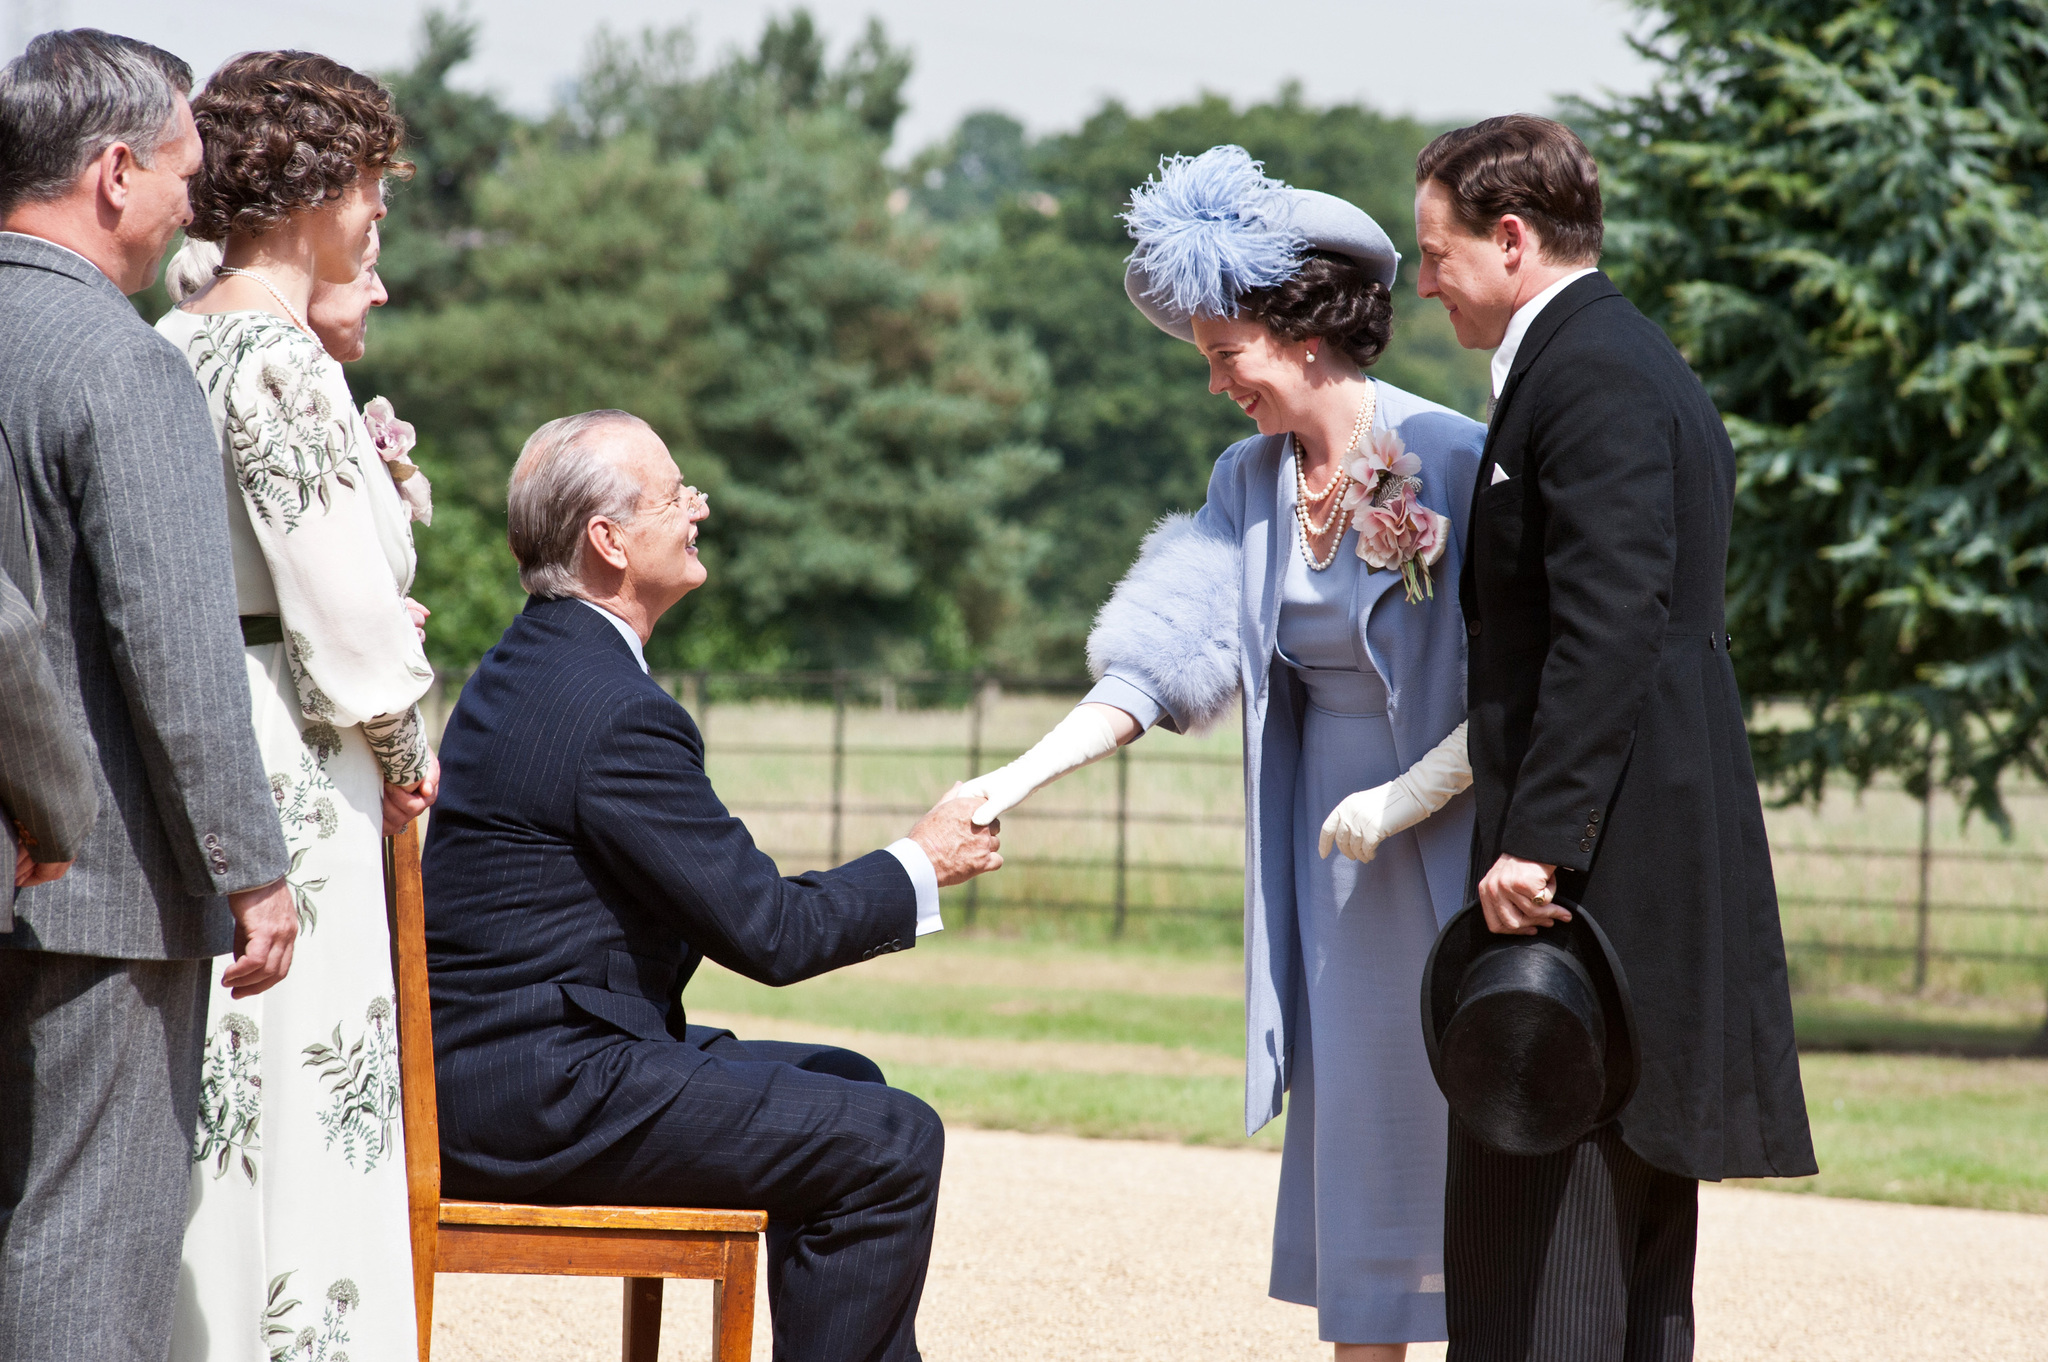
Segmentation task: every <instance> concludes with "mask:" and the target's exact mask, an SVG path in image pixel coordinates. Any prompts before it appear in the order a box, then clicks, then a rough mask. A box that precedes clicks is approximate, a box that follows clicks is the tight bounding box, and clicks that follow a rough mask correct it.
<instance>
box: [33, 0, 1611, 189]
mask: <svg viewBox="0 0 2048 1362" xmlns="http://www.w3.org/2000/svg"><path fill="white" fill-rule="evenodd" d="M792 7H793V6H792V3H791V0H776V3H766V2H765V0H721V3H717V4H703V3H698V2H697V0H470V5H469V9H470V12H471V13H473V14H474V15H476V16H477V17H478V18H480V19H481V20H482V21H483V31H482V35H481V41H480V45H479V51H478V56H477V60H476V61H474V62H472V63H471V64H470V65H469V66H468V67H467V68H465V69H464V70H463V71H461V72H460V73H459V74H458V77H457V83H458V84H461V85H465V86H469V87H471V88H488V89H491V90H494V91H496V92H497V93H498V94H499V95H501V96H502V97H503V98H505V99H506V100H507V102H509V103H510V104H511V105H513V106H514V107H515V108H518V109H521V110H524V111H527V112H540V111H542V110H544V109H546V108H547V107H548V106H549V105H550V104H551V103H552V102H553V99H554V96H555V94H556V92H557V91H558V90H559V89H560V88H561V85H562V83H563V82H564V81H566V80H567V79H569V78H570V77H572V76H573V75H574V74H575V72H576V69H577V66H578V64H579V63H580V61H581V58H582V55H583V51H584V46H585V44H586V43H587V41H588V40H589V37H590V35H591V34H592V33H593V32H594V31H595V30H596V29H597V28H598V27H599V26H600V25H609V26H611V27H612V28H613V29H615V30H620V31H625V32H634V31H637V30H639V29H641V28H643V27H646V26H650V25H651V26H654V27H658V28H666V27H670V26H673V25H678V24H688V25H691V26H692V27H693V28H694V29H695V31H696V34H697V38H698V43H699V51H700V53H701V54H702V55H703V57H704V58H705V59H707V60H708V59H710V58H712V57H714V56H715V55H716V54H717V53H719V52H721V51H722V50H724V49H725V48H727V47H730V46H733V45H749V46H750V45H751V44H752V42H753V40H754V39H755V38H756V37H757V36H758V35H759V33H760V31H761V27H762V24H763V23H764V21H765V20H766V18H767V17H768V16H769V15H771V14H776V13H785V12H787V11H788V10H789V9H790V8H792ZM423 8H424V6H423V5H422V4H421V3H420V0H352V2H350V3H344V2H343V0H0V15H5V17H6V21H7V22H6V23H5V25H4V27H0V44H5V45H8V47H7V54H8V55H12V53H13V52H14V51H15V50H18V43H19V34H20V33H21V32H22V31H23V30H24V29H27V30H28V31H36V30H40V29H43V28H50V27H57V26H60V25H61V26H65V27H75V26H81V25H90V26H92V27H96V28H104V29H108V30H110V31H112V32H116V33H125V34H128V35H129V36H131V37H136V38H142V39H146V40H147V41H149V42H153V43H156V44H157V45H159V46H161V47H165V48H168V49H170V50H171V51H173V52H176V53H177V54H178V55H179V56H181V57H183V58H185V60H187V61H188V62H190V63H191V64H192V67H193V69H194V70H195V71H197V72H198V73H199V74H200V76H201V78H202V79H203V78H204V76H205V73H206V72H208V71H210V70H212V69H213V68H214V67H215V66H217V65H219V64H220V62H221V61H222V60H223V59H225V58H226V57H229V56H231V55H233V54H234V53H236V52H241V51H247V50H249V49H251V48H259V47H299V48H307V49H311V50H313V51H319V52H325V53H327V54H328V55H329V56H332V57H334V58H335V59H336V60H338V61H341V62H345V63H347V64H348V65H351V66H358V67H364V68H368V69H372V70H375V69H380V68H390V67H393V66H401V65H404V64H405V63H406V62H407V61H408V60H409V59H410V57H411V54H412V52H413V49H414V45H415V41H416V36H417V31H418V27H419V16H420V14H421V12H422V10H423ZM809 8H810V10H811V13H812V14H813V15H814V16H815V17H816V18H817V20H818V23H819V26H820V27H821V28H822V29H823V30H824V31H825V33H826V34H827V35H828V36H829V37H830V39H831V40H832V43H833V48H834V51H835V53H836V52H838V51H840V50H842V49H843V48H844V47H845V45H846V44H847V43H848V42H850V41H851V40H852V39H853V38H854V37H855V36H857V35H858V34H859V32H860V30H861V28H862V27H863V26H864V25H865V22H866V20H867V18H868V16H870V15H873V16H875V17H877V18H879V19H881V20H882V22H883V24H884V25H885V26H886V27H887V29H888V32H889V36H890V38H891V40H892V41H894V42H895V43H896V44H898V45H899V46H908V47H910V48H911V49H912V51H913V52H914V53H915V55H916V59H917V66H916V70H915V72H914V74H913V75H912V77H911V81H910V86H909V89H908V92H907V94H908V99H909V104H910V110H909V113H908V114H907V115H906V116H905V117H904V120H903V122H902V124H901V125H900V128H899V133H898V142H897V155H898V156H899V157H901V156H904V155H907V154H908V153H909V152H911V151H914V150H916V149H917V148H918V147H920V146H923V145H924V144H926V143H928V142H931V141H934V140H937V139H938V138H940V137H942V136H944V135H945V134H946V133H947V132H948V131H950V130H951V128H952V127H953V125H954V124H955V123H956V122H958V121H959V119H960V116H961V115H962V114H965V113H969V112H972V111H974V110H976V109H986V108H995V109H1001V110H1004V111H1005V112H1008V113H1010V114H1012V115H1014V116H1015V117H1017V118H1019V119H1021V120H1022V121H1023V122H1024V123H1025V125H1026V126H1028V127H1029V128H1031V129H1032V131H1034V132H1046V131H1052V130H1055V129H1060V128H1066V127H1071V126H1073V125H1074V124H1075V123H1077V122H1078V121H1079V120H1080V119H1081V118H1082V117H1083V116H1085V115H1086V114H1087V113H1089V112H1090V111H1092V110H1093V109H1094V108H1095V107H1096V106H1097V105H1099V104H1100V103H1101V101H1102V100H1103V99H1104V98H1105V97H1107V96H1115V97H1116V98H1119V99H1121V100H1122V101H1123V102H1124V103H1125V104H1126V105H1127V106H1129V107H1130V108H1132V109H1134V110H1137V111H1140V112H1143V111H1147V110H1150V109H1153V108H1157V107H1159V106H1161V105H1165V104H1171V103H1175V102H1177V101H1180V100H1183V99H1187V98H1189V97H1190V96H1192V95H1194V94H1196V93H1198V92H1199V91H1203V90H1212V91H1215V92H1217V93H1220V94H1224V95H1228V96H1229V97H1231V98H1232V99H1233V100H1235V101H1237V102H1238V103H1240V104H1243V103H1246V102H1250V101H1254V100H1258V99H1262V98H1265V97H1267V96H1270V95H1271V94H1272V93H1273V92H1274V91H1275V90H1276V89H1278V88H1279V86H1280V83H1281V82H1282V81H1284V80H1286V79H1288V78H1290V77H1293V78H1296V79H1299V80H1300V81H1301V82H1302V86H1303V88H1304V91H1305V92H1306V95H1307V97H1308V98H1309V99H1310V100H1311V101H1313V102H1316V103H1338V102H1344V101H1350V100H1362V101H1364V102H1366V103H1368V104H1370V105H1372V106H1374V107H1376V108H1378V109H1381V110H1383V111H1385V112H1389V113H1413V114H1417V115H1420V116H1423V117H1426V118H1457V117H1462V116H1475V117H1476V116H1483V115H1486V114H1493V113H1508V112H1514V111H1517V110H1521V111H1528V112H1545V111H1548V110H1549V109H1550V108H1551V107H1552V105H1553V104H1554V102H1555V99H1556V97H1557V96H1558V95H1560V94H1567V93H1576V94H1597V93H1600V92H1601V91H1603V90H1613V91H1620V92H1634V91H1637V90H1640V89H1641V88H1643V86H1644V85H1645V83H1646V81H1647V68H1646V66H1645V64H1644V63H1643V62H1641V61H1640V60H1639V59H1638V58H1637V57H1636V56H1635V54H1634V53H1633V52H1631V51H1630V50H1629V48H1628V47H1627V45H1626V43H1625V41H1624V33H1625V31H1626V30H1628V28H1629V26H1630V25H1632V24H1635V23H1638V22H1639V20H1638V19H1637V17H1636V15H1635V12H1634V11H1633V10H1631V9H1630V8H1629V7H1627V6H1626V5H1624V4H1623V3H1621V2H1620V0H1426V3H1417V2H1416V0H1407V3H1384V2H1383V0H1325V2H1324V3H1320V4H1315V3H1298V2H1297V3H1271V0H1268V3H1253V2H1252V0H1235V2H1234V3H1232V2H1230V0H1035V2H1030V3H1022V4H1019V3H1015V2H1014V0H1011V2H1010V3H1002V4H991V3H983V2H981V0H810V3H809Z"/></svg>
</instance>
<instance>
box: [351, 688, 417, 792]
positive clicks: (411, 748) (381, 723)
mask: <svg viewBox="0 0 2048 1362" xmlns="http://www.w3.org/2000/svg"><path fill="white" fill-rule="evenodd" d="M363 741H365V742H367V743H369V744H370V750H371V751H372V752H374V753H376V755H377V765H378V766H380V767H382V768H383V770H384V779H385V781H386V782H387V783H389V784H392V785H411V784H412V783H414V782H415V781H420V780H425V779H426V777H427V733H426V728H425V726H424V725H423V724H422V723H421V722H420V710H419V706H418V705H414V706H413V707H412V708H410V709H408V710H406V711H405V713H403V714H390V715H386V716H384V717H382V718H377V719H371V720H370V721H369V722H367V723H365V724H364V725H363Z"/></svg>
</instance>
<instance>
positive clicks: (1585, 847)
mask: <svg viewBox="0 0 2048 1362" xmlns="http://www.w3.org/2000/svg"><path fill="white" fill-rule="evenodd" d="M1592 849H1593V842H1592V839H1591V838H1588V839H1587V840H1585V841H1583V842H1581V843H1579V850H1581V851H1591V850H1592Z"/></svg>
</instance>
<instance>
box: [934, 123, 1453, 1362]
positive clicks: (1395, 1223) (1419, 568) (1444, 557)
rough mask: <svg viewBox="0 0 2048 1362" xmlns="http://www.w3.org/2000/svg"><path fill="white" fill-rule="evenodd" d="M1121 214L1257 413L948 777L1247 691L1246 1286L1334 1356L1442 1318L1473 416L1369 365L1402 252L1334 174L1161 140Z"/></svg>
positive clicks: (1166, 298)
mask: <svg viewBox="0 0 2048 1362" xmlns="http://www.w3.org/2000/svg"><path fill="white" fill-rule="evenodd" d="M1127 221H1128V222H1129V223H1130V225H1131V234H1132V235H1133V236H1134V237H1135V238H1136V239H1137V242H1138V246H1137V249H1136V251H1135V252H1133V254H1132V257H1131V262H1130V267H1129V274H1128V277H1127V291H1128V292H1129V293H1130V296H1131V299H1132V301H1133V302H1134V303H1135V304H1137V306H1138V307H1139V308H1140V309H1141V310H1142V311H1143V312H1144V313H1145V315H1146V316H1147V317H1149V318H1151V319H1152V320H1153V321H1154V322H1155V323H1157V324H1158V325H1159V326H1160V327H1161V328H1162V329H1164V330H1166V331H1168V332H1169V333H1171V334H1173V335H1175V336H1178V337H1180V338H1181V339H1183V340H1188V341H1190V342H1192V343H1194V344H1196V345H1197V346H1199V347H1200V348H1201V350H1202V352H1203V354H1204V356H1205V357H1206V358H1207V359H1208V361H1209V366H1210V390H1211V391H1212V392H1219V393H1227V394H1228V395H1229V396H1230V397H1231V398H1232V399H1233V400H1234V401H1236V402H1237V403H1238V405H1239V406H1240V407H1241V408H1242V409H1243V410H1244V411H1245V413H1246V414H1247V415H1248V416H1250V417H1251V418H1252V419H1253V420H1254V421H1256V422H1257V423H1258V426H1259V431H1260V434H1259V435H1257V436H1255V437H1253V438H1251V439H1248V440H1243V441H1240V442H1239V443H1237V444H1235V445H1232V446H1231V447H1230V448H1229V449H1227V450H1225V451H1224V453H1223V456H1222V457H1221V458H1220V459H1218V460H1217V461H1216V468H1215V471H1214V473H1213V474H1212V475H1211V476H1210V479H1209V491H1208V498H1207V501H1206V502H1205V503H1204V504H1203V506H1202V508H1201V509H1200V510H1199V511H1197V512H1196V513H1195V514H1194V515H1192V516H1170V517H1168V518H1167V519H1166V520H1164V521H1162V522H1161V523H1160V525H1159V527H1158V528H1157V529H1155V530H1154V531H1153V532H1152V534H1151V535H1150V536H1149V537H1148V538H1147V540H1146V542H1145V547H1144V550H1143V552H1142V553H1141V555H1140V557H1139V560H1138V562H1137V564H1136V565H1135V566H1133V568H1132V569H1131V571H1130V573H1129V574H1128V575H1127V576H1126V577H1125V578H1124V580H1123V581H1122V582H1121V583H1120V584H1119V585H1118V587H1117V589H1116V591H1115V593H1114V594H1113V595H1112V596H1111V598H1110V600H1109V603H1108V604H1107V605H1105V606H1104V607H1103V610H1102V613H1101V615H1100V616H1099V617H1098V618H1097V620H1096V624H1095V628H1094V630H1093V632H1092V633H1091V634H1090V636H1089V641H1088V653H1089V663H1090V666H1091V669H1092V670H1093V671H1094V672H1095V674H1096V675H1097V676H1098V677H1099V678H1100V681H1099V683H1098V684H1097V686H1096V687H1095V689H1094V690H1093V691H1091V692H1090V693H1089V695H1088V697H1087V699H1086V700H1084V701H1083V702H1082V704H1081V705H1080V706H1079V707H1078V708H1076V709H1075V710H1074V712H1073V713H1072V714H1071V715H1069V716H1068V718H1067V719H1065V720H1063V721H1062V722H1061V723H1060V725H1059V726H1058V727H1056V728H1055V729H1054V730H1053V731H1052V732H1051V733H1049V734H1048V735H1047V736H1046V737H1045V739H1044V740H1043V741H1041V742H1040V743H1039V744H1038V745H1037V746H1036V747H1034V748H1033V749H1032V750H1031V751H1030V752H1028V753H1026V754H1025V755H1024V756H1022V757H1020V758H1018V760H1017V761H1015V762H1013V763H1011V764H1010V765H1009V766H1006V767H1004V768H1002V769H1001V770H998V771H994V772H991V773H989V774H988V775H985V776H982V777H979V778H978V779H977V780H976V781H974V782H972V783H971V784H970V786H969V788H970V789H971V790H975V791H978V792H980V793H982V794H984V795H985V796H986V797H987V802H986V803H985V804H984V805H983V806H982V807H981V809H980V810H978V811H977V814H976V818H977V820H978V821H987V820H988V819H992V818H994V817H996V816H997V815H999V814H1000V813H1001V812H1002V811H1003V810H1004V809H1006V808H1010V807H1013V806H1014V805H1015V804H1017V803H1018V802H1019V801H1021V800H1022V799H1023V798H1024V797H1025V796H1027V795H1028V794H1030V793H1031V791H1032V790H1034V789H1037V788H1038V787H1040V786H1042V785H1044V784H1046V783H1047V782H1049V781H1051V780H1053V779H1056V778H1057V777H1058V776H1060V775H1062V774H1064V773H1065V772H1067V771H1070V770H1073V769H1075V768H1076V767H1079V766H1082V765H1085V764H1087V763H1088V762H1090V761H1093V760H1096V759H1098V758H1100V757H1102V756H1104V755H1107V754H1108V753H1109V752H1111V751H1114V750H1115V748H1116V747H1117V746H1118V745H1119V744H1121V743H1124V742H1128V741H1131V740H1132V739H1134V738H1136V737H1137V736H1138V735H1139V734H1140V733H1141V732H1143V731H1144V730H1145V729H1147V728H1150V727H1152V726H1154V725H1155V724H1156V725H1158V726H1160V727H1164V728H1167V729H1169V730H1172V731H1175V732H1183V733H1185V732H1190V731H1194V730H1198V729H1200V728H1203V727H1206V726H1207V725H1209V724H1211V723H1213V722H1215V721H1216V720H1218V719H1219V718H1221V717H1222V716H1223V715H1224V714H1225V713H1227V712H1228V710H1229V708H1230V705H1231V702H1232V701H1233V700H1236V699H1239V698H1241V699H1242V701H1243V705H1242V713H1243V722H1244V738H1245V741H1244V753H1245V756H1244V764H1245V809H1246V831H1245V1017H1246V1028H1247V1042H1248V1044H1247V1050H1246V1056H1245V1129H1246V1130H1247V1131H1248V1132H1249V1131H1254V1130H1257V1129H1258V1128H1259V1127H1261V1126H1263V1125H1265V1124H1266V1122H1268V1121H1270V1120H1271V1119H1273V1117H1275V1116H1276V1115H1278V1114H1279V1113H1280V1110H1281V1106H1282V1100H1283V1099H1282V1094H1283V1093H1286V1094H1288V1097H1287V1099H1286V1103H1287V1113H1288V1122H1287V1135H1286V1140H1285V1144H1284V1153H1283V1159H1282V1165H1281V1180H1280V1203H1279V1209H1278V1215H1277V1218H1276V1223H1275V1226H1274V1236H1273V1273H1272V1284H1271V1292H1272V1294H1273V1295H1274V1296H1276V1297H1278V1298H1280V1299H1282V1300H1288V1301H1295V1302H1299V1303H1301V1304H1304V1305H1314V1306H1315V1307H1317V1310H1318V1314H1319V1320H1320V1324H1321V1332H1322V1337H1323V1338H1324V1339H1326V1340H1328V1341H1330V1342H1332V1343H1334V1344H1336V1345H1337V1357H1338V1359H1339V1362H1398V1359H1400V1358H1401V1357H1402V1356H1403V1355H1404V1354H1405V1351H1406V1346H1407V1344H1408V1343H1409V1342H1411V1341H1418V1340H1431V1339H1441V1338H1443V1337H1444V1336H1445V1330H1444V1311H1443V1262H1442V1248H1443V1182H1444V1148H1445V1134H1446V1130H1445V1113H1444V1104H1443V1099H1442V1097H1441V1095H1440V1094H1439V1093H1438V1091H1437V1088H1436V1085H1435V1083H1434V1081H1433V1080H1432V1079H1431V1077H1430V1071H1429V1062H1428V1059H1427V1057H1426V1055H1425V1053H1424V1050H1423V1042H1422V1029H1421V1014H1420V1006H1419V1004H1418V1001H1417V999H1418V996H1419V991H1420V984H1421V976H1422V966H1423V960H1424V958H1425V956H1426V955H1427V954H1428V951H1429V947H1430V943H1431V942H1432V941H1433V940H1434V938H1435V935H1436V931H1437V928H1438V926H1439V925H1440V924H1441V923H1443V922H1445V921H1447V920H1448V919H1449V918H1450V917H1451V916H1452V914H1454V913H1455V912H1457V911H1458V909H1459V908H1460V907H1461V906H1462V904H1463V894H1464V890H1465V880H1466V871H1467V862H1468V859H1469V854H1470V846H1471V832H1472V808H1471V797H1470V795H1469V794H1467V793H1462V792H1463V791H1464V789H1465V786H1466V785H1467V784H1469V781H1470V776H1469V772H1468V769H1467V767H1466V764H1465V754H1464V718H1465V624H1464V619H1463V616H1462V615H1461V613H1460V612H1459V608H1458V595H1457V589H1458V566H1459V560H1460V554H1461V553H1462V551H1463V548H1464V538H1465V527H1466V515H1467V512H1468V510H1469V508H1470V504H1471V499H1472V492H1473V479H1474V477H1475V475H1476V470H1477V468H1478V465H1479V455H1480V449H1481V446H1482V445H1483V443H1484V441H1485V428H1484V427H1483V426H1481V425H1480V424H1479V423H1478V422H1476V421H1473V420H1470V419H1469V418H1467V417H1464V416H1460V415H1458V414H1457V413H1455V412H1452V411H1450V410H1448V409H1446V408H1444V407H1440V406H1437V405H1436V404H1435V403H1432V402H1427V401H1424V400H1423V399H1421V398H1418V397H1415V396H1413V395H1411V394H1409V393H1405V392H1403V391H1401V390H1400V389H1398V388H1394V387H1390V386H1388V385H1387V384H1385V383H1381V382H1379V381H1378V380H1376V379H1371V378H1367V377H1366V376H1365V374H1364V369H1365V367H1366V366H1368V365H1370V364H1371V363H1372V361H1373V360H1375V359H1376V358H1378V355H1379V353H1380V351H1381V350H1382V349H1383V348H1384V346H1385V345H1386V343H1387V340H1388V338H1389V336H1390V334H1391V329H1392V308H1391V300H1390V297H1389V294H1388V289H1389V288H1390V286H1391V285H1392V284H1393V282H1394V275H1395V269H1396V266H1397V265H1398V263H1399V256H1398V255H1397V254H1396V253H1395V251H1394V248H1393V245H1392V243H1391V242H1389V241H1388V239H1387V237H1386V234H1385V233H1384V232H1382V231H1381V230H1380V229H1379V227H1378V226H1377V225H1376V224H1375V223H1373V221H1372V220H1371V219H1370V218H1369V217H1367V216H1366V215H1365V214H1364V213H1363V212H1361V211H1359V210H1358V209H1357V208H1355V207H1353V206H1352V205H1351V204H1348V203H1345V202H1343V201H1342V200H1340V199H1336V198H1332V197H1331V196H1329V195H1326V194H1317V193H1314V192H1311V191H1305V190H1295V189H1290V188H1288V187H1286V186H1284V185H1281V184H1279V183H1278V182H1276V181H1273V180H1269V179H1266V178H1265V177H1264V175H1263V174H1262V173H1261V172H1260V170H1259V168H1258V166H1257V165H1256V163H1254V162H1252V161H1251V159H1250V158H1249V157H1248V156H1247V155H1246V154H1245V153H1244V152H1243V151H1242V150H1240V149H1238V148H1236V147H1218V148H1214V149H1212V150H1211V151H1209V152H1207V153H1205V154H1204V155H1202V156H1200V157H1197V158H1193V159H1186V158H1172V159H1170V160H1169V161H1167V162H1164V163H1163V164H1162V169H1161V174H1160V177H1159V180H1158V181H1157V182H1156V183H1153V182H1148V184H1147V185H1146V186H1144V187H1143V188H1141V189H1140V190H1138V191H1137V192H1136V193H1135V194H1134V195H1133V198H1132V206H1131V212H1130V214H1129V215H1128V218H1127ZM1361 528H1362V529H1363V530H1364V531H1365V532H1364V533H1361ZM1333 849H1335V850H1337V851H1340V852H1341V853H1343V854H1339V855H1332V854H1331V852H1332V850H1333Z"/></svg>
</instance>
